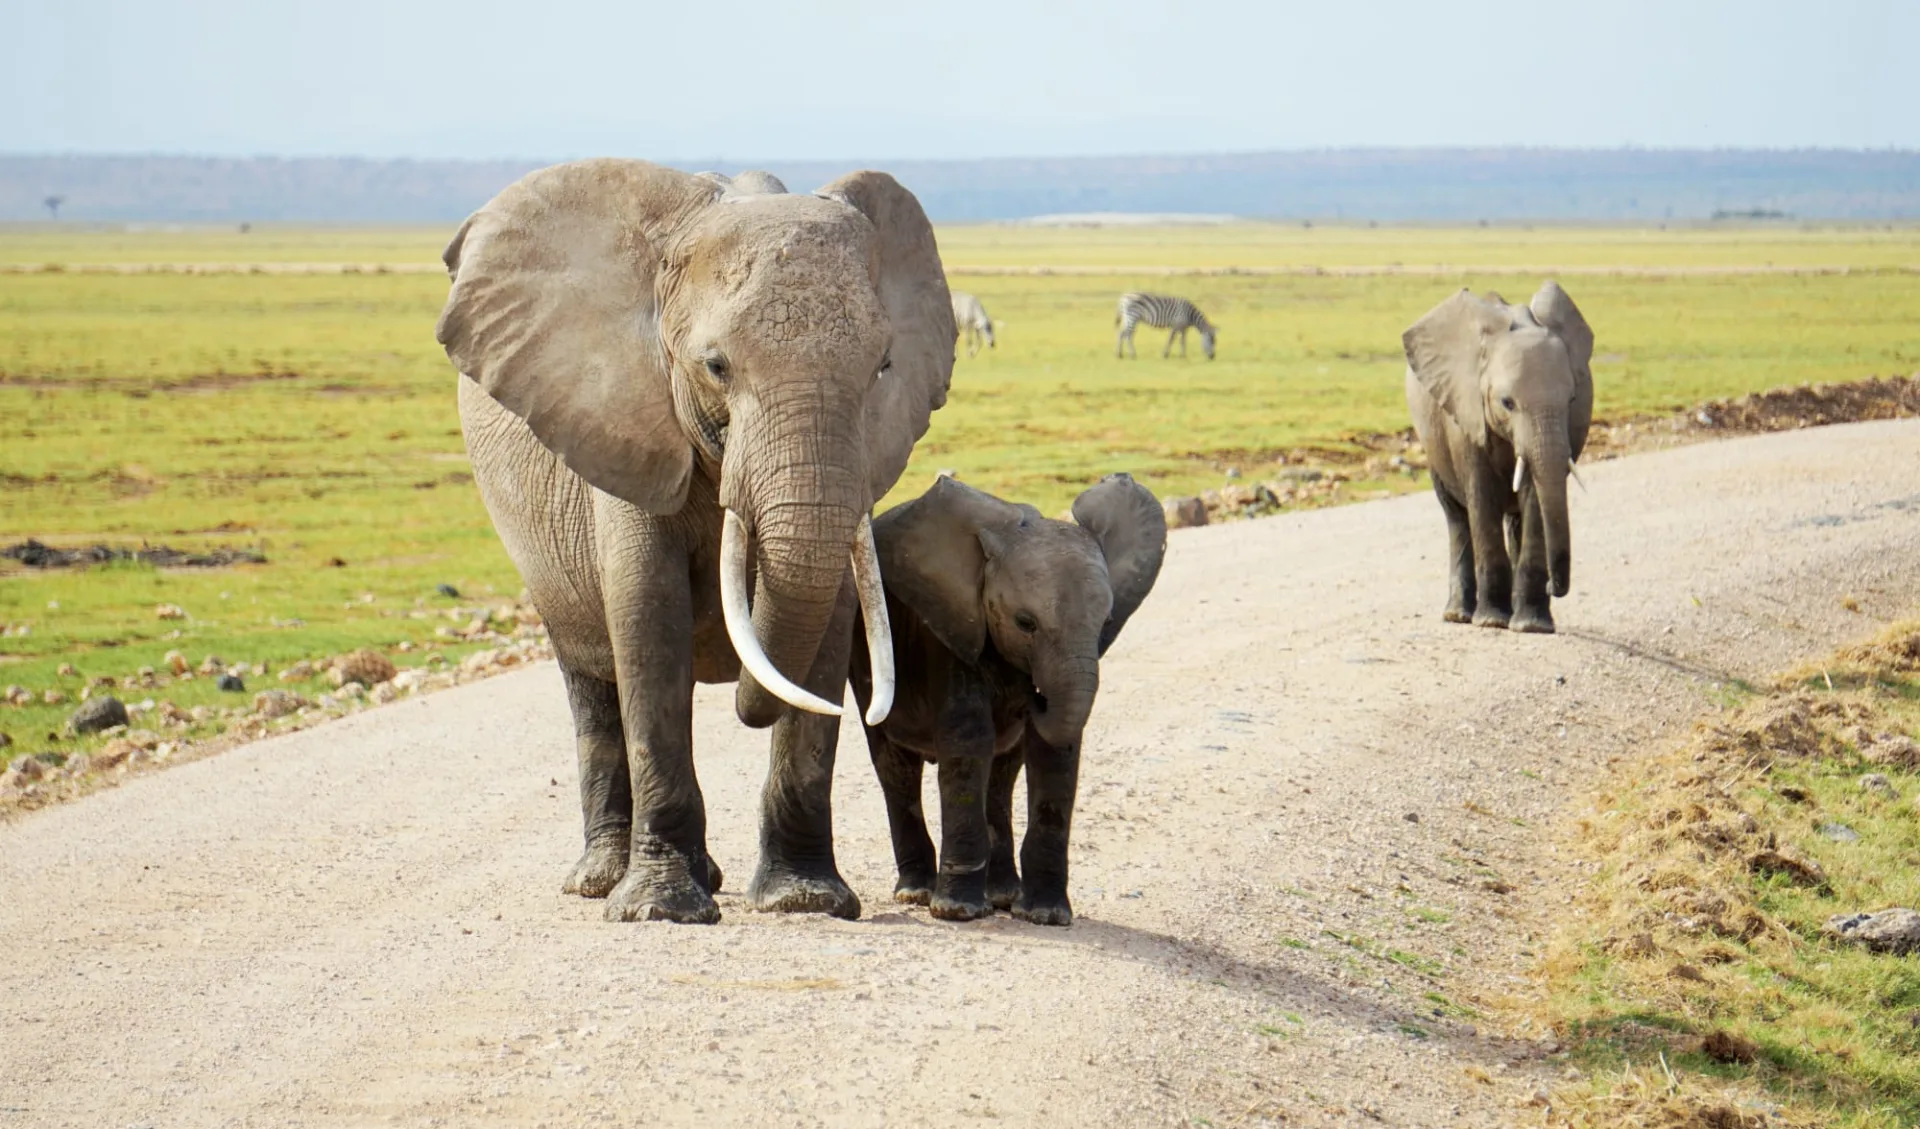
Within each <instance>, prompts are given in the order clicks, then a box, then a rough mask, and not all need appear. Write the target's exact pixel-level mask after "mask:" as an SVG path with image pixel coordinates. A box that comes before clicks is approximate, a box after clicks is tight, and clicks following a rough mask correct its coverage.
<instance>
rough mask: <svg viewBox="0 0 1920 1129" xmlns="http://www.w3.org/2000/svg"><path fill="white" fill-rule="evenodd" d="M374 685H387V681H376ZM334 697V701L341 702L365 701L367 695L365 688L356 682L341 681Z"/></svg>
mask: <svg viewBox="0 0 1920 1129" xmlns="http://www.w3.org/2000/svg"><path fill="white" fill-rule="evenodd" d="M375 685H379V686H385V685H388V683H385V682H380V683H376V684H375ZM334 697H335V700H336V701H341V702H360V701H365V700H366V697H367V688H366V687H365V686H363V685H361V684H360V683H358V682H346V683H342V684H341V686H340V692H339V693H338V694H336V695H335V696H334Z"/></svg>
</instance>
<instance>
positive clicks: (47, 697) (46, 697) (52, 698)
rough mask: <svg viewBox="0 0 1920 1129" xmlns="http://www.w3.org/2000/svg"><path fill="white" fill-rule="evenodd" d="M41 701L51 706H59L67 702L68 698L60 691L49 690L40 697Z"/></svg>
mask: <svg viewBox="0 0 1920 1129" xmlns="http://www.w3.org/2000/svg"><path fill="white" fill-rule="evenodd" d="M40 700H41V701H43V702H45V703H46V704H48V705H50V706H57V705H59V704H60V703H61V702H64V701H66V700H67V696H66V695H65V694H62V693H61V692H60V691H58V690H49V691H47V692H46V693H44V694H42V695H40Z"/></svg>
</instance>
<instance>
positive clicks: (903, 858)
mask: <svg viewBox="0 0 1920 1129" xmlns="http://www.w3.org/2000/svg"><path fill="white" fill-rule="evenodd" d="M867 751H868V752H870V753H872V754H873V769H874V772H875V773H876V774H877V775H878V776H879V777H880V793H881V795H882V796H884V797H885V798H886V801H887V827H888V829H889V830H890V831H892V833H893V863H894V868H895V870H896V872H897V873H898V875H899V876H898V877H897V878H896V879H895V880H894V883H893V900H894V901H896V902H905V903H907V904H909V905H917V906H924V905H926V904H927V902H928V901H929V900H931V899H932V897H933V878H934V872H935V870H936V869H937V867H938V860H937V858H936V856H935V855H934V852H933V840H932V839H930V838H928V836H927V814H926V811H925V809H924V807H923V806H922V803H921V799H920V795H921V785H920V782H921V776H922V774H923V773H924V772H925V770H926V762H925V761H923V760H921V759H920V758H919V757H918V756H916V755H914V754H913V753H909V752H905V751H903V750H902V749H901V748H900V747H899V746H898V745H895V744H894V743H893V742H892V741H889V740H887V738H886V736H885V735H884V734H882V733H881V732H880V731H879V730H877V729H869V730H867Z"/></svg>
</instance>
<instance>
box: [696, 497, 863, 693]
mask: <svg viewBox="0 0 1920 1129" xmlns="http://www.w3.org/2000/svg"><path fill="white" fill-rule="evenodd" d="M726 513H727V516H726V520H725V522H724V523H723V524H722V525H721V527H720V614H721V616H722V618H724V619H725V620H726V621H727V638H728V639H729V640H731V641H732V643H733V650H734V653H735V654H737V655H739V656H740V665H741V666H743V667H745V668H746V670H747V673H748V674H751V675H753V677H754V680H755V681H756V682H758V683H760V685H762V686H764V687H766V688H767V690H768V691H769V692H770V693H772V694H773V696H774V697H776V698H778V699H780V700H781V701H783V702H785V703H787V704H788V705H790V706H793V707H794V708H796V709H803V710H806V711H808V712H810V713H818V714H825V715H827V716H828V717H839V716H840V707H839V706H837V705H834V704H833V703H832V702H829V701H827V700H826V699H825V698H821V697H817V696H815V695H813V694H810V693H808V692H807V691H805V690H803V689H801V688H800V687H798V686H795V685H794V684H793V683H791V682H789V681H787V676H786V675H784V674H781V673H780V670H779V668H778V667H776V666H774V665H773V660H772V659H769V658H768V657H767V652H765V651H764V650H761V648H760V639H759V637H758V636H756V635H755V634H754V633H753V608H752V606H751V605H750V604H749V603H748V602H747V523H746V522H745V521H742V520H741V518H740V515H739V514H736V513H734V512H733V511H732V510H728V511H727V512H726Z"/></svg>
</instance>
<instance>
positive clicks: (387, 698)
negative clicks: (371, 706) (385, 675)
mask: <svg viewBox="0 0 1920 1129" xmlns="http://www.w3.org/2000/svg"><path fill="white" fill-rule="evenodd" d="M399 697H400V691H399V689H398V688H397V687H395V686H394V684H393V683H392V682H382V683H381V684H380V685H378V686H375V687H374V688H373V700H374V703H375V704H377V705H382V706H384V705H386V704H387V703H388V702H392V701H396V700H398V699H399Z"/></svg>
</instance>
